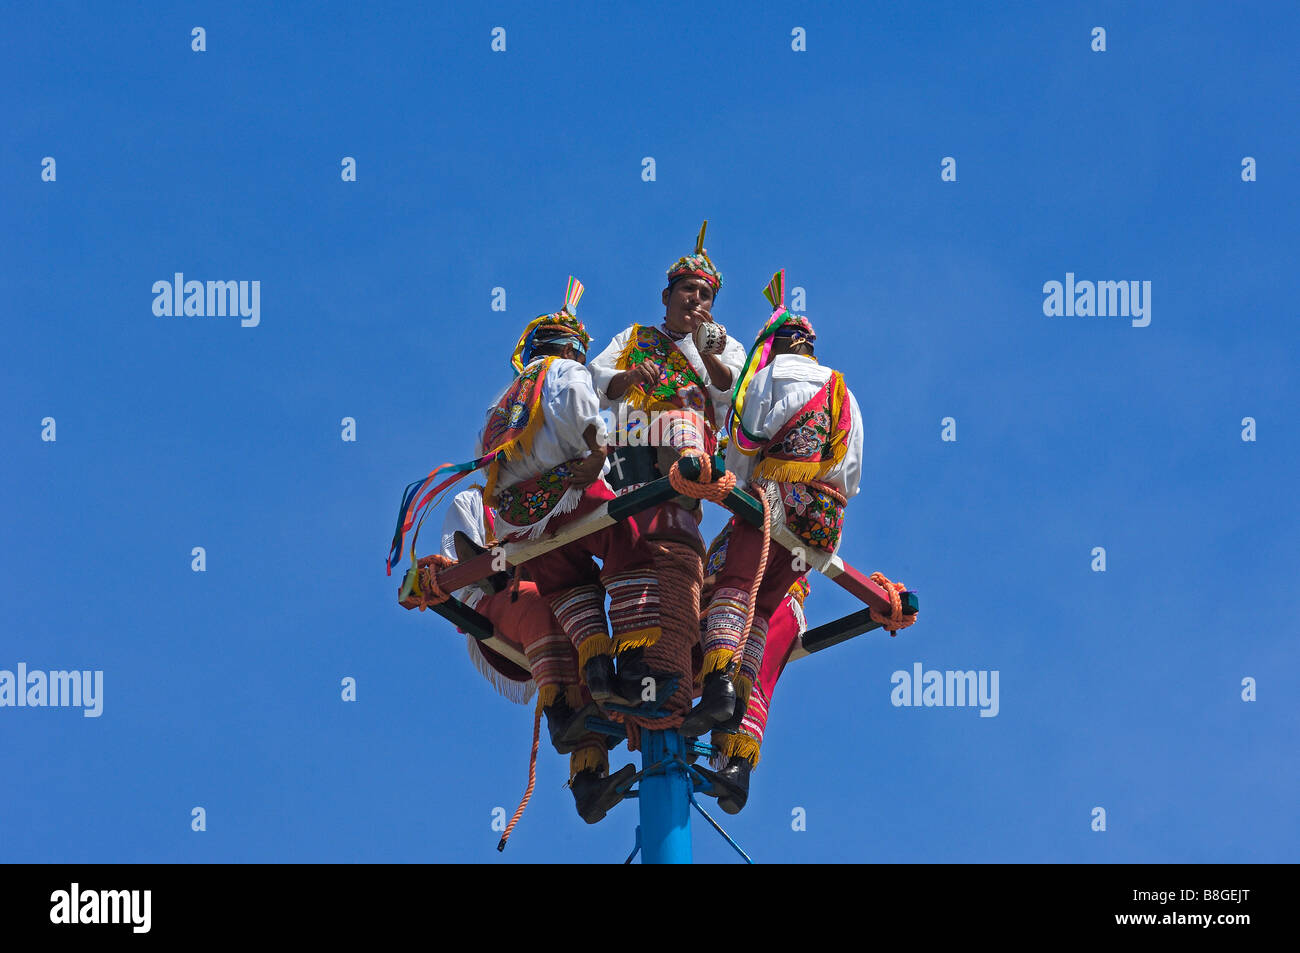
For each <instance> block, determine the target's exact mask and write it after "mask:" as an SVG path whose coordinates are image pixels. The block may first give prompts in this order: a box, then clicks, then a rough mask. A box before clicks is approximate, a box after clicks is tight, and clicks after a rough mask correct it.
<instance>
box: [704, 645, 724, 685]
mask: <svg viewBox="0 0 1300 953" xmlns="http://www.w3.org/2000/svg"><path fill="white" fill-rule="evenodd" d="M730 661H731V649H713V650H712V651H710V652H706V653H704V664H703V665H701V666H700V684H703V683H704V676H705V675H712V674H713V673H714V672H716V671H717V670H718V669H720V668H726V667H727V664H728V663H729V662H730Z"/></svg>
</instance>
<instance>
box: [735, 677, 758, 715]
mask: <svg viewBox="0 0 1300 953" xmlns="http://www.w3.org/2000/svg"><path fill="white" fill-rule="evenodd" d="M732 680H733V681H734V682H735V683H736V704H737V705H739V706H740V707H741V708H744V707H745V706H746V705H748V704H749V693H750V691H752V690H753V688H754V683H753V682H751V681H750V680H749V677H748V676H746V675H741V674H740V673H739V672H737V673H736V675H735V677H734V678H733V679H732Z"/></svg>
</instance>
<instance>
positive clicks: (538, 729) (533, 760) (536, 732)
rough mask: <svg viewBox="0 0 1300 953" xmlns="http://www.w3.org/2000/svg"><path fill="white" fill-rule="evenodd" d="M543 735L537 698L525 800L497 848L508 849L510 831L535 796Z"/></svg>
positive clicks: (521, 802)
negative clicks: (538, 759)
mask: <svg viewBox="0 0 1300 953" xmlns="http://www.w3.org/2000/svg"><path fill="white" fill-rule="evenodd" d="M541 737H542V700H541V698H538V699H537V711H536V713H535V714H534V715H533V752H532V754H530V755H529V756H528V787H527V789H525V791H524V797H523V800H521V801H520V802H519V807H518V808H516V809H515V816H514V817H512V818H510V823H509V824H507V825H506V829H505V833H503V834H502V835H501V840H500V841H498V842H497V850H498V851H502V850H505V849H506V841H508V840H509V839H510V833H511V832H512V831H513V830H514V829H515V825H516V824H518V823H519V818H521V817H523V816H524V808H526V807H527V806H528V799H529V798H531V797H532V796H533V788H534V787H536V785H537V746H538V743H539V742H540V741H541Z"/></svg>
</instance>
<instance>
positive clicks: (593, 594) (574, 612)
mask: <svg viewBox="0 0 1300 953" xmlns="http://www.w3.org/2000/svg"><path fill="white" fill-rule="evenodd" d="M550 601H551V611H552V612H554V613H555V618H556V619H557V620H558V621H559V623H560V627H561V628H562V629H564V634H565V635H567V636H568V637H569V641H570V642H572V643H573V647H574V648H575V649H577V650H578V667H579V668H581V667H582V666H584V665H586V664H587V663H588V662H589V661H591V660H592V659H593V658H595V657H596V656H597V655H612V654H613V649H614V647H613V643H612V642H610V639H609V627H608V625H606V623H605V594H604V593H603V592H601V589H600V587H599V586H593V585H590V584H588V585H583V586H575V587H574V588H572V589H566V590H564V591H563V592H558V593H556V594H555V595H553V596H551V597H550Z"/></svg>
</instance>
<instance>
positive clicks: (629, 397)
mask: <svg viewBox="0 0 1300 953" xmlns="http://www.w3.org/2000/svg"><path fill="white" fill-rule="evenodd" d="M640 336H641V325H639V324H634V325H632V337H631V338H630V339H629V340H628V342H627V344H625V345H623V350H621V351H619V353H618V360H616V361H615V362H614V366H615V367H616V368H618V369H619V370H620V371H626V370H630V369H631V367H630V364H629V362H630V361H631V360H632V352H633V351H635V350H636V342H637V339H638V338H639V337H640ZM623 400H624V401H626V402H627V403H629V404H631V405H632V406H633V407H635V408H637V409H638V410H644V411H645V412H646V413H649V412H650V407H649V403H650V398H649V397H648V396H647V395H646V392H645V390H644V389H643V388H642V387H641V385H640V384H633V385H632V386H630V387H629V388H628V389H627V392H626V393H625V394H624V395H623Z"/></svg>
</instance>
